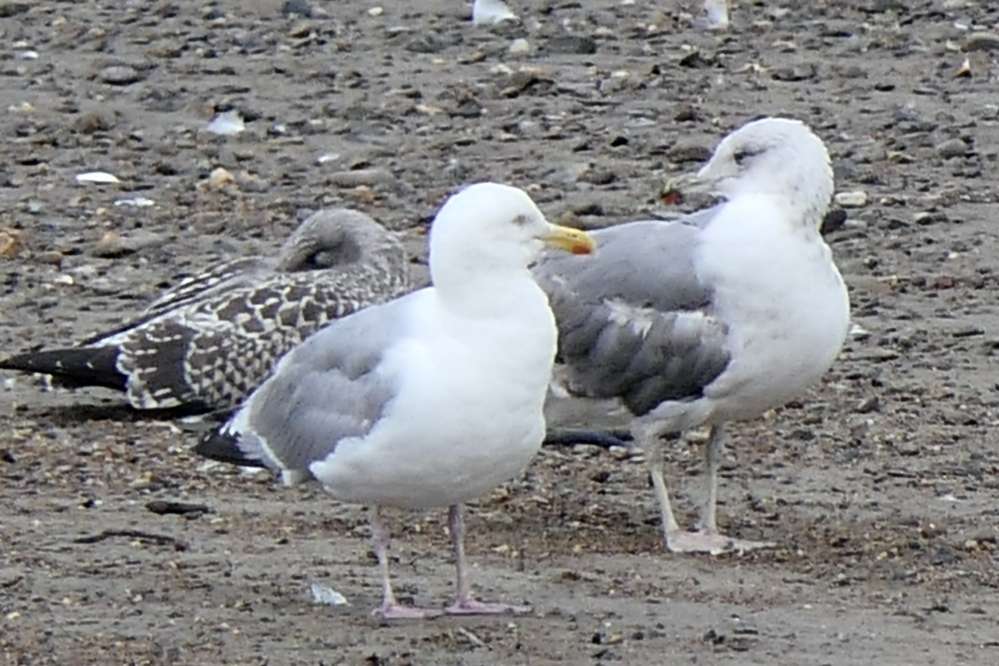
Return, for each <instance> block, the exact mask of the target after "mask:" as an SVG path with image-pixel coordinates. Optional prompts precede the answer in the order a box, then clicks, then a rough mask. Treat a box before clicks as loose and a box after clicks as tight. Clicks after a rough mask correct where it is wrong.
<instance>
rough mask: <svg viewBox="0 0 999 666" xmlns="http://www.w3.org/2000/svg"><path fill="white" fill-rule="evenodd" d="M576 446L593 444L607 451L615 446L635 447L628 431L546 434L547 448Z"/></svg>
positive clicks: (559, 430) (557, 431)
mask: <svg viewBox="0 0 999 666" xmlns="http://www.w3.org/2000/svg"><path fill="white" fill-rule="evenodd" d="M576 444H591V445H594V446H601V447H603V448H605V449H610V448H612V447H615V446H620V447H623V448H626V449H628V448H632V447H634V446H635V442H634V440H633V439H632V437H631V433H630V432H628V431H627V430H605V431H601V430H576V429H572V428H553V429H551V430H549V431H548V432H546V433H545V441H544V445H545V446H574V445H576Z"/></svg>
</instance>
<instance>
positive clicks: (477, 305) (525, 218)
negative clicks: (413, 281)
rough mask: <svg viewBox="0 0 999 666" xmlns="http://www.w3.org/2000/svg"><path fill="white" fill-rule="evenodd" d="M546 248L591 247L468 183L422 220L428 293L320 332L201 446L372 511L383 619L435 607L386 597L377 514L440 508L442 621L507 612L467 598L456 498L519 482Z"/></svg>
mask: <svg viewBox="0 0 999 666" xmlns="http://www.w3.org/2000/svg"><path fill="white" fill-rule="evenodd" d="M546 244H548V245H552V246H555V247H560V248H562V249H565V250H568V251H571V252H579V253H588V252H590V251H591V250H592V249H593V243H592V241H591V239H590V238H589V237H588V236H587V235H586V234H584V233H582V232H580V231H577V230H574V229H568V228H565V227H558V226H555V225H552V224H549V223H548V222H547V221H546V220H545V218H544V216H543V215H542V214H541V211H539V210H538V208H537V206H535V204H534V202H532V201H531V199H530V197H528V195H527V194H526V193H524V192H523V191H522V190H519V189H516V188H513V187H509V186H505V185H498V184H494V183H481V184H478V185H472V186H470V187H468V188H466V189H465V190H463V191H461V192H460V193H458V194H456V195H455V196H453V197H451V199H449V200H448V202H447V203H446V204H445V205H444V207H443V208H442V209H441V210H440V212H439V213H438V215H437V217H436V219H435V220H434V222H433V227H432V229H431V236H430V270H431V274H432V276H433V283H434V284H433V286H431V287H428V288H426V289H421V290H419V291H416V292H414V293H412V294H409V295H407V296H403V297H402V298H399V299H397V300H395V301H392V302H390V303H387V304H385V305H380V306H375V307H371V308H368V309H366V310H364V311H362V312H359V313H357V314H355V315H352V316H350V317H345V318H343V319H340V320H338V321H336V322H334V323H332V324H331V325H329V326H327V327H326V328H324V329H323V330H321V331H319V332H317V333H316V334H315V335H313V336H312V337H310V338H309V339H307V340H306V341H305V342H304V343H303V344H302V345H301V346H299V347H298V348H296V349H295V350H293V351H292V352H291V353H289V354H288V355H287V356H285V357H284V358H283V359H282V360H281V362H280V363H279V364H278V366H277V368H276V370H275V372H274V374H273V375H272V376H271V378H270V379H268V380H267V381H266V382H265V383H264V384H263V385H262V386H261V387H260V388H259V389H258V390H257V391H255V392H254V393H253V394H252V395H251V396H250V398H249V399H248V400H247V402H246V403H245V405H244V406H243V407H242V409H240V411H239V412H238V413H237V414H236V415H235V416H234V417H233V419H232V420H231V421H230V423H229V424H227V426H225V428H223V430H222V431H221V432H219V433H217V434H215V435H214V436H212V437H210V438H208V439H206V440H205V441H203V442H202V444H201V445H200V446H199V452H201V453H203V454H205V455H208V456H210V457H214V458H219V459H223V460H227V461H229V462H237V463H240V464H246V463H251V464H252V463H254V462H255V463H257V464H263V465H265V466H267V467H269V468H271V469H273V470H275V471H279V472H281V473H282V475H283V476H284V478H285V480H286V481H288V482H290V481H298V480H303V479H306V478H315V479H317V480H318V481H319V482H321V483H322V484H323V486H324V487H325V488H326V490H327V491H329V493H330V494H331V495H333V496H334V497H335V498H336V499H338V500H341V501H345V502H356V503H361V504H367V505H371V506H372V507H373V509H372V512H371V526H372V534H373V538H374V547H375V552H376V553H377V555H378V561H379V564H380V567H381V572H382V584H383V601H382V604H381V606H380V607H379V608H378V609H377V610H376V613H377V614H378V615H379V616H381V617H382V618H386V619H388V618H403V617H427V616H431V615H437V614H439V612H440V611H437V610H432V609H430V610H428V609H419V608H411V607H404V606H400V605H399V604H398V603H397V602H396V599H395V596H394V594H393V592H392V587H391V584H390V582H389V576H388V559H387V547H388V541H389V535H388V531H387V529H386V528H385V525H384V523H383V521H382V519H381V517H380V513H379V512H380V507H385V506H392V507H400V508H406V509H422V508H430V507H437V506H448V507H450V512H449V522H450V530H451V537H452V540H453V542H454V552H455V559H456V564H457V581H458V582H457V596H456V599H455V602H454V604H452V605H451V606H450V607H448V609H447V610H446V611H445V612H448V613H454V614H467V613H497V612H511V611H516V610H519V609H518V608H516V607H514V606H508V605H505V604H486V603H481V602H479V601H476V600H475V599H473V598H472V596H471V594H470V590H469V585H468V580H467V575H466V566H465V555H464V549H463V545H462V544H463V541H462V538H463V532H464V524H463V519H462V511H461V504H462V503H463V502H465V501H467V500H469V499H472V498H475V497H478V496H480V495H481V494H482V493H484V492H486V491H488V490H490V489H491V488H493V487H494V486H496V485H497V484H500V483H502V482H504V481H507V480H508V479H510V478H511V477H513V476H515V475H516V474H518V473H520V472H521V471H522V470H523V469H524V467H525V466H526V465H527V463H528V462H529V461H530V460H531V458H532V457H533V456H534V454H535V453H536V452H537V450H538V448H539V447H540V445H541V441H542V438H543V436H544V430H545V425H544V418H543V411H542V410H543V404H544V399H545V393H546V389H547V386H548V383H549V381H550V377H551V368H552V363H553V360H554V355H555V338H556V330H555V323H554V319H553V317H552V314H551V310H550V309H549V307H548V302H547V299H546V298H545V295H544V293H543V292H542V291H541V289H540V288H539V287H538V286H537V284H536V283H535V282H534V279H533V277H532V275H531V273H530V271H529V270H528V264H529V263H530V262H531V261H533V260H534V259H535V257H536V256H537V254H538V252H539V251H540V250H541V248H542V247H543V246H544V245H546Z"/></svg>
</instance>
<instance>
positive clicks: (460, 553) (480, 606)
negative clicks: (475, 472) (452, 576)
mask: <svg viewBox="0 0 999 666" xmlns="http://www.w3.org/2000/svg"><path fill="white" fill-rule="evenodd" d="M447 519H448V527H449V529H450V530H451V543H452V544H453V545H454V560H455V566H456V567H457V569H458V581H457V586H458V591H457V594H456V596H455V600H454V603H453V604H451V605H450V606H448V608H447V609H446V610H445V611H444V612H445V613H447V614H448V615H498V614H517V613H529V612H530V610H531V609H530V608H528V607H526V606H510V605H508V604H491V603H483V602H481V601H477V600H476V599H473V598H472V593H471V590H470V588H469V585H468V571H467V569H466V564H465V517H464V516H463V515H462V510H461V505H460V504H455V505H454V506H452V507H451V508H450V509H448V514H447Z"/></svg>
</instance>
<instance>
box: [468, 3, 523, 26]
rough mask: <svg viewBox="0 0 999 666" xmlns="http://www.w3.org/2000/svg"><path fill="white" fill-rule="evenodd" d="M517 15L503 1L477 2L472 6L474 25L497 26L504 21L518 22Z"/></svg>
mask: <svg viewBox="0 0 999 666" xmlns="http://www.w3.org/2000/svg"><path fill="white" fill-rule="evenodd" d="M516 20H517V15H516V14H514V13H513V11H512V10H511V9H510V8H509V7H508V6H507V4H506V3H505V2H503V0H475V2H474V4H472V24H473V25H476V26H483V25H495V24H497V23H502V22H503V21H516Z"/></svg>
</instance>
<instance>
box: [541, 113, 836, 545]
mask: <svg viewBox="0 0 999 666" xmlns="http://www.w3.org/2000/svg"><path fill="white" fill-rule="evenodd" d="M678 186H679V187H680V188H681V189H687V190H701V191H710V192H712V193H714V194H716V195H719V196H721V197H722V198H723V199H724V200H725V201H724V203H722V204H720V205H718V206H716V207H714V208H711V209H708V210H706V211H700V212H698V213H695V214H693V215H690V216H687V217H685V218H681V219H680V220H678V221H674V222H670V223H664V222H633V223H630V224H624V225H621V226H616V227H611V228H608V229H604V230H600V231H597V232H594V233H593V236H594V238H595V239H596V241H597V243H598V244H599V245H600V253H599V255H598V256H596V257H594V258H593V259H592V260H591V261H589V262H581V261H576V260H575V259H573V258H571V257H558V256H554V255H550V256H545V257H543V259H542V260H541V261H540V262H539V264H538V265H537V267H536V268H535V276H536V277H537V278H538V281H539V283H540V284H541V286H542V288H543V289H545V291H546V292H547V293H548V295H549V298H550V301H551V306H552V310H553V311H554V312H555V317H556V320H557V321H558V328H559V354H560V358H561V361H562V362H563V363H564V367H560V368H556V376H557V377H563V376H564V385H561V386H559V385H556V386H555V387H554V390H553V398H552V400H550V404H549V407H548V414H549V424H550V425H552V426H555V427H558V426H570V425H571V426H578V425H581V424H580V423H578V422H577V423H570V422H569V421H570V419H572V418H581V419H583V420H584V421H585V420H587V419H590V422H589V423H588V425H589V426H591V427H592V426H597V427H605V424H602V423H601V422H600V419H602V418H606V417H608V416H610V415H611V412H609V411H608V410H611V409H613V408H620V407H623V408H624V410H625V411H624V415H625V416H627V417H633V418H629V419H628V421H626V423H629V427H630V430H631V434H632V435H633V437H634V438H635V440H636V442H637V443H638V444H639V445H641V446H642V447H644V448H645V450H646V452H647V455H648V460H649V464H650V468H651V469H650V473H651V476H652V479H653V485H654V487H655V492H656V496H657V499H658V501H659V506H660V511H661V515H662V524H663V530H664V533H665V539H666V546H667V548H668V549H669V550H671V551H700V552H711V553H719V552H723V551H725V550H729V549H737V550H746V549H749V548H752V547H757V546H761V545H766V544H762V543H756V542H750V541H743V540H738V539H733V538H730V537H727V536H725V535H723V534H722V533H720V532H719V530H718V526H717V522H716V506H717V491H718V481H717V476H718V464H719V458H720V455H721V451H722V448H723V442H724V441H725V438H726V423H727V422H729V421H733V420H740V419H752V418H755V417H758V416H759V415H761V414H762V413H763V412H764V411H766V410H768V409H771V408H773V407H777V406H779V405H782V404H784V403H786V402H787V401H789V400H790V399H792V398H794V397H796V396H798V395H800V394H801V393H802V391H804V390H805V389H806V388H807V387H808V386H810V385H811V384H814V383H815V382H816V381H818V379H819V378H820V377H821V376H822V374H823V373H825V371H826V370H827V369H828V368H829V367H830V365H831V364H832V363H833V360H834V359H835V358H836V355H837V354H838V353H839V350H840V348H841V347H842V345H843V341H844V339H845V337H846V334H847V328H848V324H849V316H850V315H849V301H848V298H847V291H846V287H845V286H844V284H843V280H842V279H841V277H840V274H839V271H838V270H837V269H836V266H835V264H834V263H833V260H832V255H831V252H830V250H829V247H828V246H827V245H826V244H825V242H824V241H823V240H822V237H821V236H820V234H819V225H820V224H821V222H822V218H823V214H824V212H825V210H826V208H827V207H828V204H829V200H830V198H831V196H832V193H833V175H832V169H831V168H830V164H829V154H828V152H827V151H826V148H825V146H824V145H823V143H822V141H821V140H820V139H819V138H818V137H816V136H815V135H814V134H813V133H812V132H811V130H810V129H809V128H808V127H807V126H805V125H804V124H802V123H800V122H798V121H795V120H787V119H781V118H765V119H762V120H757V121H755V122H751V123H749V124H747V125H745V126H743V127H742V128H740V129H739V130H737V131H735V132H733V133H732V134H730V135H729V136H727V137H726V138H725V139H724V140H723V141H722V142H721V143H720V144H719V146H718V148H717V149H716V150H715V152H714V155H713V156H712V158H711V160H710V161H709V162H708V163H707V165H705V166H704V168H702V169H701V170H700V171H699V172H698V173H697V174H696V175H693V176H689V177H686V178H683V179H680V181H679V182H678ZM567 394H568V395H571V396H583V397H586V398H589V399H601V402H599V403H597V402H594V401H592V400H591V401H590V404H583V405H580V403H579V401H563V400H560V399H559V398H558V397H557V396H563V397H564V396H566V395H567ZM606 399H610V400H611V401H612V404H608V403H607V401H606ZM580 406H582V407H583V410H582V413H580V412H577V411H576V410H577V408H579V407H580ZM616 416H617V417H620V413H618V414H616ZM608 420H609V419H608ZM619 423H621V421H620V420H617V424H619ZM703 424H707V425H709V426H710V435H709V439H708V443H707V445H706V447H705V464H706V480H707V492H706V497H705V503H704V506H703V509H702V512H701V519H700V523H699V526H698V529H697V530H696V531H692V532H691V531H684V530H681V528H680V526H679V525H678V523H677V521H676V518H675V517H674V515H673V509H672V507H671V504H670V498H669V492H668V490H667V487H666V482H665V479H664V477H663V472H662V451H661V448H660V445H659V443H658V440H659V438H660V437H662V436H663V435H665V434H667V433H678V432H681V431H684V430H688V429H691V428H695V427H698V426H701V425H703Z"/></svg>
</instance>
